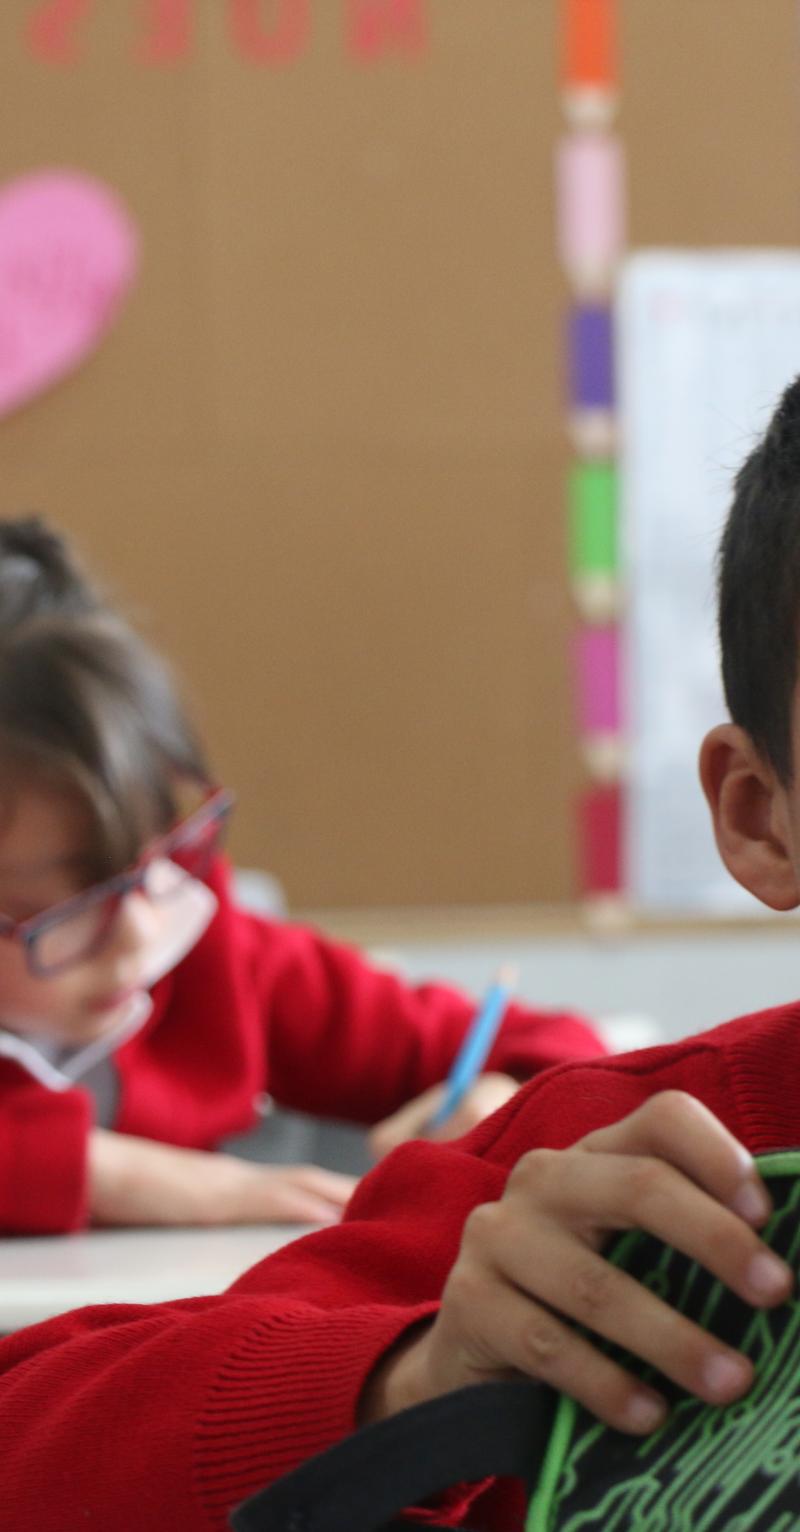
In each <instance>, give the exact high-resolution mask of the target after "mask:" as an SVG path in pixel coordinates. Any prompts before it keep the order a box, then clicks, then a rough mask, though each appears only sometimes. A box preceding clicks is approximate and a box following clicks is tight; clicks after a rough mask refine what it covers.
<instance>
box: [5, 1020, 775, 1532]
mask: <svg viewBox="0 0 800 1532" xmlns="http://www.w3.org/2000/svg"><path fill="white" fill-rule="evenodd" d="M798 1082H800V1005H794V1006H789V1007H786V1008H783V1009H780V1010H776V1011H772V1012H766V1013H763V1014H760V1015H757V1016H753V1017H749V1018H745V1019H743V1020H740V1021H736V1022H732V1023H730V1024H729V1025H728V1026H727V1027H721V1028H718V1029H716V1030H715V1031H713V1032H709V1033H706V1034H704V1035H703V1036H701V1037H698V1038H694V1039H690V1040H687V1041H686V1042H682V1043H679V1044H677V1045H673V1046H671V1047H664V1048H656V1049H650V1050H648V1051H646V1052H643V1053H639V1054H630V1055H627V1056H624V1057H620V1058H613V1059H600V1060H597V1061H596V1062H592V1063H585V1064H575V1065H565V1066H561V1067H558V1068H555V1069H552V1070H549V1071H548V1072H547V1073H545V1074H543V1075H540V1076H539V1077H538V1078H537V1079H535V1080H533V1081H532V1082H531V1083H530V1084H529V1085H528V1086H526V1087H525V1088H524V1089H523V1090H522V1091H520V1093H519V1094H518V1096H516V1097H515V1098H514V1099H513V1100H512V1101H511V1102H510V1103H509V1104H508V1106H507V1107H505V1108H504V1109H503V1110H502V1111H501V1112H499V1113H497V1114H496V1116H495V1117H493V1118H490V1119H489V1120H488V1121H487V1122H486V1123H484V1124H482V1126H481V1127H480V1128H478V1129H476V1131H475V1132H474V1133H473V1134H471V1135H470V1136H469V1137H468V1138H466V1139H463V1140H461V1141H459V1142H458V1143H456V1144H454V1145H451V1146H432V1145H427V1144H424V1143H418V1144H412V1145H409V1146H407V1147H406V1148H404V1149H401V1150H398V1151H397V1152H396V1153H395V1154H394V1155H392V1156H391V1157H390V1158H389V1160H387V1161H386V1162H385V1164H384V1165H383V1166H381V1167H380V1168H379V1169H377V1170H376V1171H374V1172H373V1173H372V1175H370V1176H368V1177H367V1178H366V1180H365V1181H364V1182H362V1184H361V1186H360V1188H359V1190H358V1191H357V1193H356V1196H355V1198H354V1199H353V1202H352V1204H351V1206H350V1209H349V1212H348V1215H347V1217H346V1219H345V1221H344V1223H343V1224H342V1225H341V1226H339V1227H337V1228H334V1229H329V1230H326V1231H324V1232H321V1233H319V1234H314V1235H311V1236H309V1237H308V1238H306V1239H302V1240H298V1241H296V1242H295V1243H294V1244H292V1245H289V1246H287V1247H286V1248H285V1249H283V1250H281V1251H279V1252H278V1253H277V1254H276V1255H274V1256H271V1257H270V1258H268V1259H267V1260H265V1261H263V1262H262V1263H260V1264H259V1265H258V1266H256V1267H254V1268H253V1269H252V1270H251V1271H250V1272H248V1273H247V1274H246V1275H245V1276H243V1277H242V1278H240V1280H239V1281H238V1282H237V1283H235V1284H234V1286H233V1287H232V1288H231V1290H230V1291H229V1292H227V1293H225V1294H222V1295H221V1296H217V1297H213V1298H208V1299H193V1300H188V1301H186V1302H184V1303H174V1304H164V1305H156V1306H153V1307H144V1308H134V1307H132V1308H125V1307H116V1308H111V1309H103V1308H94V1309H84V1310H80V1311H78V1312H77V1313H74V1314H70V1315H66V1316H63V1317H61V1318H59V1319H54V1320H50V1321H48V1322H47V1323H45V1324H42V1325H38V1326H35V1327H33V1328H31V1329H29V1330H25V1331H21V1332H19V1333H18V1334H16V1335H13V1336H11V1337H9V1338H8V1339H7V1340H6V1341H4V1342H3V1343H2V1344H0V1447H1V1448H2V1463H3V1471H2V1484H3V1490H2V1498H3V1511H4V1517H5V1519H6V1520H7V1522H8V1525H9V1526H10V1527H20V1528H23V1527H24V1528H26V1529H27V1528H29V1527H30V1528H31V1529H32V1528H34V1527H35V1528H36V1529H37V1532H64V1529H66V1528H69V1529H70V1532H73V1529H75V1532H77V1529H78V1528H81V1529H86V1532H92V1529H93V1532H110V1529H111V1528H113V1529H114V1532H142V1528H145V1527H146V1528H147V1529H148V1532H193V1529H198V1532H223V1528H224V1527H225V1519H226V1513H227V1511H228V1509H229V1508H230V1507H231V1506H233V1505H234V1504H235V1503H236V1502H237V1501H239V1500H241V1499H243V1498H244V1497H245V1496H246V1495H247V1494H249V1493H250V1492H251V1491H253V1490H254V1489H255V1488H257V1487H258V1486H259V1485H261V1484H264V1483H265V1482H267V1481H268V1480H271V1479H272V1478H274V1477H276V1476H278V1475H280V1474H283V1473H285V1472H287V1471H288V1470H289V1469H291V1468H292V1467H294V1466H295V1465H296V1464H297V1463H298V1462H300V1461H302V1460H303V1459H304V1458H306V1457H307V1456H309V1455H310V1454H312V1453H315V1452H318V1451H320V1450H322V1449H323V1448H325V1447H327V1446H329V1445H331V1444H332V1443H333V1442H334V1441H336V1440H337V1439H339V1438H340V1437H341V1436H342V1435H343V1434H344V1433H346V1432H348V1431H350V1430H351V1429H352V1427H353V1421H354V1411H355V1407H356V1401H357V1398H358V1395H359V1391H360V1389H361V1386H362V1383H363V1380H364V1378H365V1376H366V1375H367V1373H368V1372H369V1370H370V1369H371V1367H372V1366H373V1364H374V1363H375V1361H376V1360H377V1358H378V1357H379V1356H380V1355H381V1354H382V1352H383V1351H384V1350H385V1348H386V1347H387V1346H388V1345H390V1344H391V1342H392V1341H393V1340H394V1339H395V1338H396V1337H397V1336H398V1335H399V1334H400V1333H402V1331H403V1330H405V1329H406V1327H407V1326H408V1325H409V1324H411V1323H413V1322H414V1320H415V1319H417V1318H418V1317H419V1316H421V1315H424V1314H427V1313H429V1312H431V1311H432V1310H433V1309H434V1308H435V1304H436V1299H437V1296H438V1294H439V1293H440V1291H441V1288H442V1284H443V1281H444V1278H445V1275H446V1273H447V1271H448V1269H449V1267H450V1265H451V1263H452V1261H453V1259H454V1256H455V1254H456V1251H457V1248H458V1244H459V1238H460V1233H461V1228H462V1225H463V1222H464V1218H465V1215H466V1214H467V1212H468V1211H469V1209H470V1208H472V1207H473V1206H474V1205H475V1204H476V1203H478V1202H481V1201H486V1200H489V1199H494V1198H496V1197H497V1196H498V1195H499V1194H500V1193H501V1191H502V1188H503V1185H504V1182H505V1178H506V1175H507V1173H508V1170H509V1168H510V1167H511V1166H512V1165H513V1164H514V1163H515V1161H516V1160H517V1159H518V1157H519V1156H520V1155H521V1154H523V1153H524V1152H525V1151H526V1150H527V1149H530V1148H533V1147H536V1146H540V1145H547V1146H551V1147H560V1146H565V1145H567V1144H569V1143H571V1142H573V1141H574V1140H575V1139H576V1138H577V1137H579V1136H581V1135H582V1134H584V1133H585V1132H587V1131H589V1130H591V1129H593V1128H597V1127H601V1126H604V1125H606V1124H608V1123H610V1122H612V1121H615V1120H617V1119H618V1118H620V1117H621V1116H623V1115H624V1114H625V1113H627V1112H629V1111H631V1110H632V1109H633V1108H634V1107H636V1106H637V1105H639V1104H640V1103H641V1102H642V1101H643V1100H645V1098H647V1097H648V1096H650V1095H652V1094H654V1093H655V1092H657V1091H660V1090H663V1089H666V1088H675V1089H680V1090H686V1091H690V1092H692V1093H693V1094H694V1095H696V1096H698V1097H699V1098H700V1099H701V1100H703V1101H705V1102H706V1104H707V1105H708V1106H709V1107H710V1108H711V1110H712V1111H714V1112H715V1113H716V1114H717V1115H718V1116H719V1117H720V1118H721V1119H722V1120H723V1121H724V1122H725V1123H726V1124H727V1125H728V1126H729V1127H730V1128H731V1130H732V1131H733V1132H734V1133H735V1134H736V1135H737V1136H738V1137H739V1138H741V1139H742V1140H743V1141H744V1143H745V1144H746V1145H747V1146H748V1147H749V1148H750V1149H751V1150H753V1151H757V1152H760V1151H765V1150H769V1149H774V1148H779V1147H780V1148H783V1147H788V1146H790V1145H797V1144H798V1142H800V1090H798ZM514 1505H515V1503H514V1502H513V1500H511V1499H509V1497H508V1495H507V1494H506V1493H504V1492H503V1491H502V1489H496V1490H493V1489H492V1488H490V1489H489V1491H488V1492H487V1493H484V1494H483V1495H482V1496H481V1502H480V1505H479V1506H477V1507H476V1506H475V1505H473V1507H472V1509H471V1511H470V1524H476V1518H477V1524H478V1525H484V1526H485V1527H487V1528H490V1529H493V1532H494V1529H500V1528H502V1529H503V1532H508V1529H509V1528H512V1527H516V1526H517V1525H518V1520H517V1516H516V1514H515V1509H514ZM463 1509H464V1508H459V1507H456V1508H455V1510H454V1511H453V1519H454V1524H457V1523H458V1519H459V1516H461V1515H462V1514H463ZM518 1509H519V1507H517V1510H518Z"/></svg>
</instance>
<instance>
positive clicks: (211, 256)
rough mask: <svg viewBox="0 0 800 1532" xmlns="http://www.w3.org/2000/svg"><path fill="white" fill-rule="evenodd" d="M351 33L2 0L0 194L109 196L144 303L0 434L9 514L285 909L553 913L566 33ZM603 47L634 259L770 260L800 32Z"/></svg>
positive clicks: (724, 6)
mask: <svg viewBox="0 0 800 1532" xmlns="http://www.w3.org/2000/svg"><path fill="white" fill-rule="evenodd" d="M370 7H371V8H372V17H373V20H374V19H375V17H378V18H379V17H380V13H381V12H383V13H384V15H388V14H389V11H390V9H391V5H390V0H386V4H385V5H384V4H382V0H307V3H306V0H264V3H263V4H251V3H250V0H230V4H225V3H223V0H194V3H192V0H179V3H173V0H161V3H157V0H148V3H145V0H115V4H114V5H108V4H101V3H93V0H5V4H4V6H3V8H2V11H1V12H0V64H2V78H3V85H2V90H0V169H1V174H0V179H2V181H3V182H8V181H10V180H11V179H12V178H13V177H15V176H17V175H19V174H21V173H23V172H26V171H29V170H33V169H36V168H40V167H45V166H50V165H52V164H57V165H65V166H72V167H75V168H80V169H84V170H87V171H89V172H91V173H92V174H94V175H97V176H99V177H101V178H102V179H104V180H106V181H107V182H109V183H110V184H111V185H112V186H113V187H115V188H116V189H117V191H118V192H119V193H120V195H121V196H122V197H123V199H124V201H125V202H126V204H127V205H128V207H129V208H130V210H131V211H132V213H133V215H134V217H135V219H136V220H137V222H138V224H139V227H140V230H141V236H142V270H141V277H140V281H139V283H138V286H137V288H136V290H135V293H134V295H133V297H132V298H131V300H130V301H129V302H128V304H127V305H126V307H125V309H124V312H123V313H122V314H121V316H120V319H119V321H118V323H117V325H116V326H115V328H114V330H113V331H112V332H111V333H110V334H109V336H108V337H107V338H106V340H105V342H104V343H103V345H102V346H101V348H100V349H99V350H98V352H97V353H96V354H95V355H94V356H93V357H92V359H91V360H90V361H89V362H88V363H87V364H86V365H84V366H83V367H82V368H81V369H80V370H79V371H76V372H75V373H74V375H73V376H71V377H70V378H69V379H67V380H65V381H64V382H63V383H62V384H60V385H59V386H58V387H57V388H56V389H54V390H52V391H51V392H49V393H48V394H47V395H45V396H42V397H41V398H38V399H37V400H35V401H34V402H33V403H32V404H31V405H30V406H29V407H28V408H26V409H25V410H23V411H21V412H19V413H16V414H14V415H12V416H9V417H7V418H5V419H4V420H1V421H0V513H5V514H9V513H12V512H15V511H16V510H17V509H18V508H27V507H39V508H42V509H45V510H46V511H47V512H48V513H49V514H50V515H51V516H53V517H54V518H55V519H57V520H58V521H59V522H60V523H61V524H62V525H63V526H64V527H66V528H67V529H68V530H69V531H71V532H72V533H74V535H75V536H76V537H77V538H78V539H79V541H80V544H81V546H82V547H83V548H84V550H85V551H86V553H87V554H88V555H89V556H90V557H91V558H92V559H93V560H94V561H95V563H96V564H97V565H98V566H99V567H100V568H101V569H102V570H103V571H104V572H105V573H106V575H107V576H108V578H109V580H110V582H111V583H112V585H113V587H114V589H115V590H116V591H117V592H118V593H119V595H120V596H121V597H122V598H123V599H124V600H125V601H126V602H127V603H128V604H129V606H130V607H131V608H132V609H133V611H134V612H135V613H136V614H138V615H140V616H141V618H142V619H143V620H144V621H145V622H146V624H147V626H148V630H149V631H150V633H151V634H152V636H153V637H155V638H156V639H157V640H158V641H159V642H160V643H163V644H164V645H165V646H166V647H167V649H168V650H169V652H170V653H171V655H172V656H173V658H174V660H175V662H176V664H177V665H178V667H179V669H180V671H181V673H182V674H183V675H185V677H186V679H187V683H188V686H189V688H190V692H191V695H192V696H193V698H194V700H195V705H196V710H197V712H198V715H199V717H200V719H201V720H202V722H203V724H204V726H205V728H206V730H207V732H208V735H209V740H210V744H211V747H212V753H213V756H214V758H215V760H216V763H217V769H218V772H219V774H220V776H222V777H223V778H224V779H225V780H226V781H228V782H230V783H231V784H233V785H234V786H235V787H236V789H237V791H238V793H239V808H238V823H237V825H236V827H235V829H234V834H233V850H234V853H235V855H236V857H237V859H238V860H239V861H240V862H244V863H248V864H258V865H262V866H264V867H268V868H270V869H271V870H273V871H275V872H277V873H278V875H279V876H280V877H281V878H282V880H283V881H284V883H285V885H286V888H287V891H288V895H289V898H290V900H291V902H292V904H293V905H294V906H304V905H305V906H312V905H313V906H317V907H320V906H326V905H328V906H337V905H340V906H347V905H366V904H387V905H392V904H415V903H422V904H424V903H459V902H466V903H469V902H479V903H491V902H495V901H496V902H503V903H508V902H515V901H524V902H527V901H533V900H544V901H547V902H558V901H568V900H570V899H571V898H572V897H573V894H574V890H575V881H574V862H575V856H574V850H575V848H574V835H573V795H574V792H575V789H576V787H577V784H578V781H579V775H580V772H579V766H578V763H577V752H576V744H575V738H574V732H573V721H572V705H571V696H570V679H569V672H568V641H569V634H570V629H571V623H572V611H571V605H570V598H569V593H568V589H567V581H566V574H565V527H564V523H565V516H564V507H563V503H562V502H563V494H562V481H563V476H564V472H565V469H566V465H567V448H566V443H565V440H564V433H563V429H562V401H561V393H562V371H561V350H562V348H561V326H562V310H563V306H564V303H565V298H566V289H565V287H564V285H563V283H562V278H561V275H560V273H559V270H558V267H557V263H556V257H555V253H554V242H553V209H552V191H551V160H552V152H553V147H554V142H555V138H556V135H557V132H558V129H559V120H560V119H559V111H558V102H557V95H556V89H555V78H556V61H555V53H556V45H555V18H556V7H555V6H554V5H552V4H541V3H539V4H531V3H530V0H502V4H501V5H488V4H487V3H486V0H418V4H414V3H413V0H412V3H411V4H410V5H409V6H408V7H404V6H402V5H401V6H398V9H397V12H396V15H398V16H399V15H400V14H401V11H405V15H406V18H408V17H409V16H412V13H413V17H414V18H415V19H414V21H413V25H411V24H410V30H409V31H408V32H403V31H402V29H401V30H400V31H399V32H398V34H397V37H396V45H395V46H391V45H390V43H391V39H390V38H389V36H388V34H387V46H386V48H385V51H384V50H383V49H382V46H381V40H380V33H379V32H378V33H375V34H373V43H374V45H375V49H376V56H368V54H369V34H368V33H367V32H364V31H363V30H361V31H359V27H362V28H363V26H364V25H365V24H366V20H367V19H369V18H368V17H367V9H368V8H370ZM170 17H171V25H172V28H173V30H172V32H171V33H168V32H164V31H163V30H162V31H161V32H159V25H160V26H161V27H162V28H163V27H164V26H165V25H166V22H167V21H169V19H170ZM622 24H623V41H624V64H625V97H624V110H623V114H622V119H621V122H622V131H623V134H624V138H625V142H626V144H627V147H628V152H629V156H630V181H631V187H630V190H631V209H632V237H633V240H634V242H635V243H636V244H637V245H641V244H649V243H664V242H666V243H691V244H697V243H700V244H706V243H708V244H711V243H720V242H731V243H797V241H798V235H800V213H799V212H798V199H797V197H796V194H795V182H796V175H797V145H798V143H799V142H800V135H799V133H798V128H799V127H800V123H798V99H797V98H798V91H797V81H798V63H799V62H800V53H798V39H797V35H796V6H795V4H794V0H769V4H767V5H765V4H764V3H763V0H703V3H702V5H700V6H698V4H697V0H670V3H669V5H668V6H665V5H663V4H660V3H656V0H627V3H626V4H624V5H623V6H622ZM32 27H33V28H34V30H33V31H31V28H32ZM421 27H422V28H424V30H420V28H421ZM59 29H60V30H59ZM170 37H171V39H172V42H171V48H172V54H173V56H172V57H171V58H168V57H166V55H167V54H169V52H170V48H169V47H167V46H166V45H165V39H166V42H167V43H168V42H169V39H170ZM376 39H377V41H376ZM159 40H160V41H159ZM271 43H273V44H274V45H275V46H274V47H271V46H270V44H271ZM159 46H160V47H161V52H160V53H159ZM48 48H49V50H50V52H49V55H48ZM59 48H60V54H59ZM56 55H58V56H56ZM1 318H2V316H1V315H0V319H1ZM666 424H667V423H665V427H666ZM732 466H733V465H732Z"/></svg>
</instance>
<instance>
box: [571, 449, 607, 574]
mask: <svg viewBox="0 0 800 1532" xmlns="http://www.w3.org/2000/svg"><path fill="white" fill-rule="evenodd" d="M617 499H618V496H617V470H616V466H615V465H614V464H613V463H578V464H577V465H576V466H575V467H574V468H573V469H572V472H571V474H570V480H569V507H570V563H571V569H572V573H573V575H575V576H580V575H587V574H594V575H597V574H606V575H614V574H616V572H617V561H618V541H617Z"/></svg>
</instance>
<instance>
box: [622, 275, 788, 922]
mask: <svg viewBox="0 0 800 1532" xmlns="http://www.w3.org/2000/svg"><path fill="white" fill-rule="evenodd" d="M617 364H618V376H619V387H620V421H621V430H622V451H621V495H622V510H621V514H622V545H623V559H624V565H625V568H624V578H625V581H626V585H627V589H628V592H629V603H628V612H627V618H626V624H625V643H624V665H625V677H624V694H625V698H626V716H627V729H628V736H629V740H630V790H629V799H628V813H627V816H626V821H627V822H626V845H625V853H624V855H625V866H626V884H627V889H628V892H629V894H630V896H631V900H632V902H633V903H634V905H635V906H636V907H638V908H640V909H642V910H645V911H649V912H652V913H656V914H658V913H663V914H673V913H684V912H693V911H697V912H705V913H707V914H710V915H715V914H716V915H724V914H730V913H743V912H747V911H751V912H752V913H754V914H755V913H758V912H759V911H760V909H761V907H760V906H759V905H757V903H756V901H755V900H754V899H752V898H751V896H750V895H748V894H745V893H744V891H743V890H742V889H740V888H739V887H738V885H736V884H735V883H734V882H733V880H732V879H731V877H730V875H729V874H728V873H727V872H726V871H725V869H724V867H723V866H722V863H721V861H720V859H719V856H718V853H717V850H716V847H715V845H714V840H713V835H712V832H711V827H710V821H709V815H708V810H707V807H706V804H705V800H704V798H703V795H702V791H701V788H700V785H699V781H698V777H697V753H698V747H699V744H700V740H701V738H702V736H703V734H704V733H705V732H706V730H707V729H709V728H710V727H711V726H712V725H713V724H715V723H718V722H720V721H721V720H723V719H724V718H726V717H727V712H726V709H725V705H724V702H723V697H722V688H721V683H720V680H719V664H718V653H717V642H716V630H715V592H714V578H715V576H714V558H715V554H716V549H717V544H718V542H719V537H720V533H721V530H722V527H723V525H724V521H725V517H726V515H727V511H728V507H729V504H730V498H731V492H732V480H733V477H734V475H735V474H736V472H737V471H738V469H739V467H740V466H741V464H742V462H743V461H744V458H745V457H746V456H747V454H748V452H749V451H750V449H751V447H752V446H753V445H754V443H755V441H756V439H757V438H758V437H759V436H760V435H761V434H762V432H763V431H764V429H765V427H766V425H767V423H768V421H769V419H770V416H771V414H772V411H773V409H774V407H775V405H776V403H777V400H778V397H779V395H780V394H781V393H782V391H783V389H784V388H785V387H786V385H787V384H788V383H789V382H790V381H791V380H792V379H793V378H794V377H795V376H796V375H797V374H798V373H800V254H795V253H793V252H790V251H764V250H761V251H752V252H751V251H745V250H742V251H739V250H733V251H725V250H721V251H704V252H694V251H668V250H667V251H647V252H641V253H639V254H636V255H634V256H632V257H631V258H630V259H629V260H628V261H627V263H626V265H625V268H624V271H623V274H622V280H621V284H620V290H619V299H618V351H617Z"/></svg>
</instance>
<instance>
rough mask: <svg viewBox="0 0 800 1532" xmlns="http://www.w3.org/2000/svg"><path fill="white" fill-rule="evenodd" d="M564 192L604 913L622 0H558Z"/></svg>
mask: <svg viewBox="0 0 800 1532" xmlns="http://www.w3.org/2000/svg"><path fill="white" fill-rule="evenodd" d="M561 22H562V79H561V87H562V105H563V112H564V119H565V130H564V133H563V135H562V137H561V140H560V142H559V144H558V148H557V157H556V199H557V214H558V243H559V254H560V258H561V262H562V264H563V267H564V271H565V273H566V276H567V279H568V282H569V285H570V311H569V319H568V326H567V351H568V389H569V433H570V440H571V444H572V463H571V467H570V473H569V493H568V500H569V521H570V566H571V583H572V589H573V592H574V596H575V603H576V608H577V613H578V627H577V632H576V634H575V640H574V655H573V662H574V670H575V690H576V696H577V708H578V727H579V731H580V738H581V749H582V756H583V760H584V763H585V766H586V768H587V772H588V778H589V781H588V785H587V786H586V787H585V788H584V789H583V790H582V793H581V799H580V804H579V810H578V837H579V866H580V885H581V892H582V894H583V896H584V897H585V898H587V899H589V900H591V901H592V904H593V907H594V908H595V909H597V910H598V911H599V910H601V909H606V908H608V902H609V901H614V902H616V901H617V900H618V898H619V896H620V894H621V892H622V885H623V872H622V854H621V853H622V807H623V803H622V776H623V719H622V716H621V686H620V642H619V627H618V623H619V617H620V606H621V599H620V598H621V588H620V581H619V569H618V536H617V534H618V527H617V464H616V460H615V453H616V438H617V433H616V429H615V424H616V422H615V406H616V400H615V380H614V325H613V291H614V283H615V278H616V274H617V270H618V267H619V262H620V259H621V256H622V253H623V250H624V247H625V240H626V186H625V159H624V152H623V147H622V143H621V141H620V138H619V137H618V135H617V133H616V131H615V121H616V115H617V108H618V100H619V71H618V54H617V0H561Z"/></svg>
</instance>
